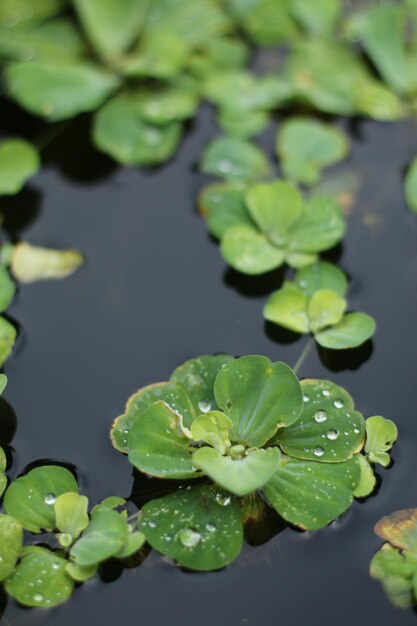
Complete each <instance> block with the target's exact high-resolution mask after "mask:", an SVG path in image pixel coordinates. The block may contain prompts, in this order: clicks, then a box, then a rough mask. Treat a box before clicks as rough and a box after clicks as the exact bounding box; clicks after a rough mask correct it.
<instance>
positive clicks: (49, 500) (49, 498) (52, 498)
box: [43, 493, 56, 505]
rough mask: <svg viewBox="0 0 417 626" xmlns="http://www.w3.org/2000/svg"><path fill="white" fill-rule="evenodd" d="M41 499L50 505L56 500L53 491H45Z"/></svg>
mask: <svg viewBox="0 0 417 626" xmlns="http://www.w3.org/2000/svg"><path fill="white" fill-rule="evenodd" d="M43 500H44V502H45V504H48V505H52V504H55V502H56V496H55V494H53V493H47V494H46V496H45V497H44V499H43Z"/></svg>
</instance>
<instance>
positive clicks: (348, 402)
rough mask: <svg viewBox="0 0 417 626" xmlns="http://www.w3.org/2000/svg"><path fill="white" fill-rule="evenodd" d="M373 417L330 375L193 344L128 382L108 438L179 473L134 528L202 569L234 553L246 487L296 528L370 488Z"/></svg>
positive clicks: (330, 516) (145, 465) (159, 470)
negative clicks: (131, 390) (173, 363)
mask: <svg viewBox="0 0 417 626" xmlns="http://www.w3.org/2000/svg"><path fill="white" fill-rule="evenodd" d="M375 419H376V418H369V419H368V420H365V419H364V417H363V415H362V414H361V413H360V412H359V411H357V410H355V408H354V403H353V400H352V398H351V397H350V395H349V394H348V393H347V392H346V391H345V390H344V389H342V388H341V387H339V386H338V385H335V384H334V383H332V382H330V381H327V380H315V379H307V380H303V381H301V382H299V381H298V379H297V377H296V375H295V374H294V372H293V371H292V370H291V368H289V367H288V366H287V365H286V364H285V363H282V362H277V363H273V362H271V361H270V360H269V359H267V358H266V357H262V356H245V357H240V358H237V359H234V358H232V357H231V356H229V355H216V356H201V357H198V358H196V359H191V360H189V361H186V362H185V363H184V364H183V365H182V366H180V367H178V368H177V369H176V370H175V371H174V372H173V374H172V376H171V378H170V380H169V381H167V382H162V383H156V384H154V385H149V386H147V387H144V388H143V389H140V390H139V391H138V392H136V393H135V394H134V395H133V396H132V397H131V398H130V399H129V401H128V403H127V406H126V410H125V412H124V413H123V415H121V416H120V417H118V418H117V419H116V420H115V422H114V424H113V427H112V430H111V438H112V442H113V445H114V447H115V448H116V449H117V450H119V451H121V452H123V453H125V454H127V455H128V458H129V461H130V463H132V465H133V466H134V467H135V468H136V469H137V470H139V471H140V472H143V473H144V474H146V475H148V476H151V477H156V478H163V479H168V480H169V479H170V480H173V479H175V480H184V481H187V482H185V483H184V487H183V488H182V489H181V488H180V489H179V490H176V491H174V492H173V493H171V494H169V495H167V496H164V497H162V498H158V499H157V500H151V501H150V502H149V503H147V504H145V506H144V507H143V508H142V510H141V512H140V514H139V528H140V529H141V531H142V532H143V533H144V535H145V537H146V539H147V541H148V542H149V543H150V544H151V545H152V546H153V547H155V548H156V549H157V550H159V551H160V552H162V553H163V554H166V555H167V556H170V557H171V558H173V559H174V560H176V561H177V562H178V563H179V564H181V565H183V566H185V567H188V568H191V569H199V570H206V569H218V568H220V567H224V566H225V565H227V564H228V563H230V562H231V561H232V560H233V559H234V558H236V556H237V554H238V553H239V551H240V548H241V544H242V540H243V526H242V524H243V522H244V520H245V516H244V510H245V506H246V503H247V500H248V498H249V500H250V499H251V498H255V497H256V494H261V496H262V498H263V499H264V500H265V501H266V502H268V503H269V505H270V506H271V507H272V508H273V509H275V511H276V512H277V513H278V514H279V515H280V516H281V517H282V518H284V520H286V521H287V522H289V523H290V524H293V525H295V526H298V527H299V528H302V529H306V530H317V529H319V528H322V527H323V526H325V525H327V524H329V523H330V522H331V521H333V520H334V519H336V518H337V517H339V516H340V515H341V514H342V513H344V512H345V511H346V510H347V509H348V508H349V506H350V505H351V503H352V501H353V499H354V497H365V496H366V495H369V493H370V492H371V491H372V489H373V488H374V486H375V480H372V479H373V477H374V473H373V469H372V465H371V464H373V463H375V462H376V460H377V456H376V455H377V454H378V451H379V452H381V450H382V448H381V441H380V439H381V438H380V436H379V435H374V436H372V435H371V434H370V435H367V433H372V432H375V425H374V423H375ZM378 420H383V422H384V421H385V420H384V418H378ZM386 421H387V422H388V420H386ZM368 423H370V428H371V430H370V429H369V428H368V426H367V424H368ZM368 436H369V443H368ZM394 441H395V437H393V436H391V441H390V444H388V443H387V441H384V444H383V450H384V451H386V450H389V449H390V447H391V446H392V445H393V443H394ZM366 446H368V448H367V447H366ZM202 481H203V482H202ZM219 507H220V508H219ZM226 529H229V533H227V532H226Z"/></svg>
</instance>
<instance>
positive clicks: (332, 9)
mask: <svg viewBox="0 0 417 626" xmlns="http://www.w3.org/2000/svg"><path fill="white" fill-rule="evenodd" d="M290 10H291V13H292V15H293V16H294V17H295V18H296V20H297V21H298V22H299V23H300V24H301V25H302V26H303V28H304V29H305V30H306V31H307V32H308V33H311V34H312V35H329V34H331V33H332V30H333V28H334V26H335V24H336V22H337V20H338V18H339V17H340V15H341V13H342V10H343V3H342V0H315V2H314V3H312V2H305V1H304V0H291V9H290Z"/></svg>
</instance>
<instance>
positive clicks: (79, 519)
mask: <svg viewBox="0 0 417 626" xmlns="http://www.w3.org/2000/svg"><path fill="white" fill-rule="evenodd" d="M87 510H88V498H87V497H86V496H80V495H78V493H73V492H69V493H63V494H62V495H60V496H59V497H58V498H57V499H56V502H55V520H56V527H57V529H58V530H59V531H60V532H61V533H65V534H69V535H71V538H72V540H73V541H74V540H75V539H77V538H78V537H79V536H80V534H81V533H82V531H83V530H85V529H86V528H87V526H88V522H89V517H88V513H87Z"/></svg>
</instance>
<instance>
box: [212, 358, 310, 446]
mask: <svg viewBox="0 0 417 626" xmlns="http://www.w3.org/2000/svg"><path fill="white" fill-rule="evenodd" d="M214 395H215V398H216V401H217V404H218V405H219V407H220V408H221V409H222V410H223V411H224V412H225V413H226V415H228V416H229V417H230V419H231V420H232V422H233V429H232V430H231V431H230V438H231V440H232V441H235V442H238V443H242V444H245V445H248V446H256V447H261V446H263V445H264V444H265V443H266V442H267V441H268V439H270V438H271V437H272V436H273V435H274V434H275V432H276V431H277V429H278V428H279V427H280V426H289V425H290V424H292V423H294V422H295V421H296V419H297V418H298V416H299V415H300V412H301V409H302V405H303V400H302V392H301V387H300V383H299V382H298V379H297V377H296V375H295V374H294V372H293V371H292V370H291V368H289V367H288V365H285V363H282V362H280V361H278V362H277V363H272V362H271V361H270V360H269V359H267V358H266V357H263V356H244V357H240V358H239V359H235V360H234V361H231V362H230V363H227V364H226V365H225V366H224V367H223V368H222V369H221V370H220V372H219V374H218V375H217V378H216V381H215V384H214Z"/></svg>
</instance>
